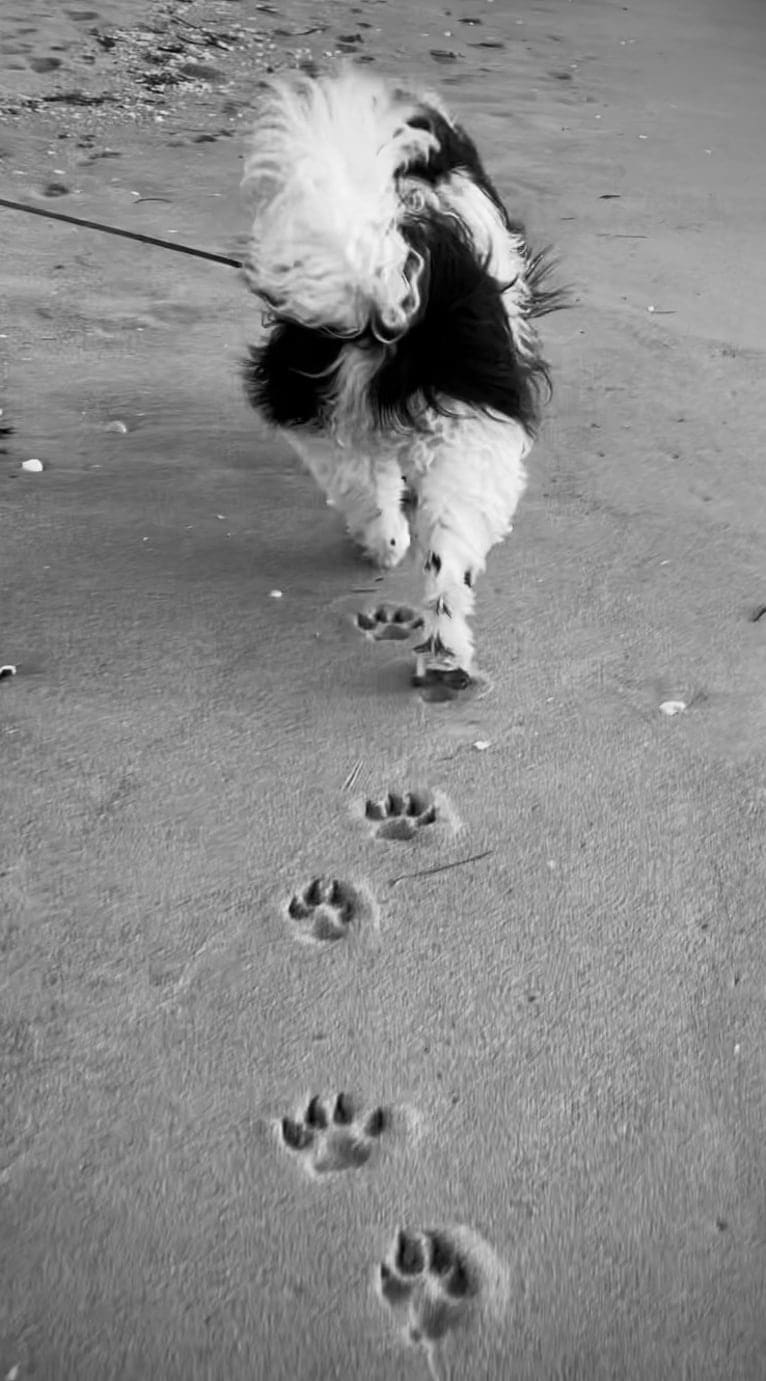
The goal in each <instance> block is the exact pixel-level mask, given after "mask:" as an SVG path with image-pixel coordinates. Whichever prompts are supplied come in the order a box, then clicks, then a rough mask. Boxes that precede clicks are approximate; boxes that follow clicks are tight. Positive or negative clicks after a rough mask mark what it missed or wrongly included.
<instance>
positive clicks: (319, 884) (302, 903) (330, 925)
mask: <svg viewBox="0 0 766 1381" xmlns="http://www.w3.org/2000/svg"><path fill="white" fill-rule="evenodd" d="M372 914H373V910H372V906H371V903H370V901H369V899H368V898H367V897H366V896H365V895H364V893H363V892H361V891H360V890H359V889H358V888H356V887H352V886H351V883H349V882H342V881H339V880H338V878H324V877H318V878H314V879H313V881H311V882H310V883H309V884H308V885H307V886H306V887H304V888H303V889H302V890H301V891H300V892H296V893H295V894H294V895H293V896H292V897H291V898H290V901H289V902H288V905H287V916H288V919H289V921H290V923H291V925H292V928H293V932H294V934H295V937H296V939H298V940H302V941H304V943H308V944H333V943H334V942H335V941H336V940H344V939H345V938H346V937H347V936H348V935H349V934H350V932H351V931H352V930H353V929H354V928H356V927H358V926H359V925H360V924H362V923H364V922H366V921H369V920H370V919H371V918H372Z"/></svg>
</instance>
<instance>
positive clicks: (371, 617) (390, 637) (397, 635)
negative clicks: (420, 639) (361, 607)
mask: <svg viewBox="0 0 766 1381" xmlns="http://www.w3.org/2000/svg"><path fill="white" fill-rule="evenodd" d="M356 626H357V628H358V629H359V631H360V632H361V633H364V634H366V636H367V637H368V638H372V640H373V642H376V643H383V642H405V641H406V639H407V638H409V637H411V635H412V634H413V633H414V632H415V631H416V629H419V628H422V627H423V620H422V618H421V617H420V615H419V614H417V613H416V612H415V610H414V609H410V607H409V605H406V604H405V605H401V606H400V607H398V608H392V607H391V606H390V605H388V604H379V605H378V607H377V609H374V610H373V611H372V613H364V612H363V613H360V614H357V616H356Z"/></svg>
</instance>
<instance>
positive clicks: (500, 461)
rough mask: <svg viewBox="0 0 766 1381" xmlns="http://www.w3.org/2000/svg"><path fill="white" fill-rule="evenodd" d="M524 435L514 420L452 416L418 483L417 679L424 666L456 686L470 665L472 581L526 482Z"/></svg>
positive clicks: (425, 671) (502, 533)
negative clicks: (420, 636)
mask: <svg viewBox="0 0 766 1381" xmlns="http://www.w3.org/2000/svg"><path fill="white" fill-rule="evenodd" d="M529 448H530V441H529V438H528V436H527V435H526V433H525V432H524V431H523V429H522V428H521V427H520V426H518V425H517V424H516V423H514V422H501V421H499V420H495V419H492V418H480V417H473V418H469V419H462V420H460V421H456V423H455V426H454V428H451V429H449V430H448V431H447V433H446V434H445V436H443V437H442V438H441V439H440V441H439V444H438V449H437V450H436V453H435V455H434V458H433V460H432V461H431V463H430V465H429V466H428V468H427V469H426V471H425V473H423V474H422V477H421V478H420V481H419V484H418V502H417V519H416V531H417V538H418V545H419V547H420V549H421V552H422V553H423V557H424V569H425V592H424V608H423V616H424V625H425V639H424V641H423V642H422V643H421V644H420V646H418V647H417V648H416V649H415V651H416V655H417V665H416V681H422V680H423V679H424V678H425V677H426V676H427V675H428V674H429V673H430V674H431V675H432V676H434V675H435V676H438V677H440V678H445V679H448V680H450V681H452V682H453V684H455V685H457V686H458V687H459V686H461V685H465V684H467V682H468V680H469V679H470V673H471V670H472V667H473V660H474V647H473V634H472V632H471V628H470V624H469V619H470V617H471V614H472V613H473V608H474V601H475V594H474V589H475V585H476V581H477V579H478V577H479V575H480V574H481V573H482V571H483V570H484V569H485V566H486V558H487V554H488V552H489V551H490V549H491V548H492V547H493V546H494V545H495V544H496V543H497V542H499V541H501V539H502V538H503V537H505V535H506V534H507V533H508V532H509V531H510V529H511V519H512V517H513V515H514V513H515V511H516V507H517V504H518V502H519V499H520V498H521V496H522V494H523V492H524V488H525V485H526V473H525V470H524V466H523V463H522V462H523V459H524V456H525V455H526V453H527V451H528V450H529Z"/></svg>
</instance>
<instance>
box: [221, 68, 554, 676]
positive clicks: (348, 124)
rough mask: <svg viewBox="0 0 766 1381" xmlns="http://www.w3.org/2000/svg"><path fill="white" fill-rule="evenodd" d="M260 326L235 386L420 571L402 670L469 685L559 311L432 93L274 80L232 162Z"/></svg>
mask: <svg viewBox="0 0 766 1381" xmlns="http://www.w3.org/2000/svg"><path fill="white" fill-rule="evenodd" d="M242 185H243V189H244V191H245V194H246V196H247V198H248V199H249V201H250V202H251V205H252V209H253V214H254V220H253V226H252V234H251V239H250V244H249V249H248V256H247V261H246V265H245V275H246V278H247V282H248V284H249V286H250V288H251V289H252V291H253V292H254V293H255V294H256V295H257V296H258V297H259V298H260V299H261V301H262V302H263V303H264V304H265V307H266V318H265V321H266V324H267V326H268V335H267V338H266V340H265V343H264V344H262V345H260V346H258V347H257V348H252V349H251V351H250V358H249V360H248V362H247V364H246V367H245V380H246V387H247V392H248V396H249V398H250V401H251V402H252V404H253V406H254V407H255V408H256V409H257V410H258V411H259V412H260V414H261V415H262V416H263V417H264V418H265V419H266V420H267V421H268V422H270V423H272V424H273V425H275V426H276V427H278V428H280V429H283V430H284V435H285V437H286V439H287V440H288V441H289V442H290V443H291V445H292V446H293V448H294V449H295V450H296V451H297V453H298V455H299V456H300V457H301V458H302V460H303V461H304V462H305V464H306V465H307V466H308V468H309V470H310V471H311V473H312V474H313V475H314V477H315V479H316V480H317V482H318V483H319V485H320V486H321V488H322V489H323V490H324V492H325V494H326V496H327V498H328V501H329V502H330V504H331V505H332V506H333V507H336V508H338V509H339V510H340V511H341V513H342V514H343V516H344V518H345V519H346V522H347V525H348V529H349V532H350V533H351V535H352V537H353V538H354V539H355V540H357V541H358V542H359V543H360V544H361V546H362V547H363V549H364V551H365V552H366V554H367V555H368V556H369V557H370V558H371V559H372V560H373V561H374V562H376V563H377V564H378V565H380V566H384V567H387V566H394V565H396V563H397V562H398V561H400V560H401V559H402V557H403V556H404V554H405V552H406V551H407V548H408V547H409V545H410V527H409V523H408V521H407V518H406V516H405V511H404V498H405V495H406V494H407V495H409V496H410V497H414V516H413V527H414V535H415V537H416V540H417V543H418V546H419V547H420V550H421V552H422V555H423V559H424V564H425V592H424V601H423V616H424V622H425V641H424V642H423V644H422V646H420V647H418V648H417V649H416V651H417V667H416V679H422V678H423V677H425V676H426V675H429V678H430V677H433V676H436V677H437V678H446V679H447V680H448V681H449V682H451V683H452V684H454V685H458V686H460V685H465V684H466V683H467V681H468V680H469V677H470V672H471V668H472V664H473V638H472V634H471V630H470V627H469V622H468V620H469V616H470V614H471V612H472V609H473V603H474V587H475V585H476V580H477V578H478V576H479V574H480V573H481V572H482V571H483V570H484V568H485V564H486V557H487V553H488V552H489V550H490V548H491V547H492V546H494V545H495V543H496V542H499V541H500V540H501V539H502V538H503V537H504V536H505V535H506V533H507V532H509V531H510V528H511V519H512V517H513V514H514V512H515V510H516V506H517V504H518V502H519V500H520V498H521V495H522V493H523V491H524V488H525V485H526V473H525V469H524V461H525V458H526V456H527V453H528V452H529V450H530V448H531V445H532V441H533V438H534V434H535V428H536V424H537V422H538V420H539V411H540V403H541V400H542V397H543V396H544V395H545V393H546V390H547V389H548V387H549V378H548V371H547V367H546V364H545V361H544V360H543V359H542V357H541V355H540V352H539V346H538V342H537V338H536V334H535V330H534V322H535V318H536V317H539V316H541V315H543V314H544V313H546V312H549V311H551V310H553V309H554V308H555V307H558V306H559V305H561V294H559V293H558V292H556V291H555V290H550V289H549V288H547V287H546V276H547V273H548V264H547V262H546V260H545V258H544V256H543V255H536V256H533V255H532V254H531V253H530V250H529V248H528V246H527V243H526V240H525V236H524V231H523V227H522V226H521V225H519V224H517V223H516V222H514V221H512V220H511V219H510V218H509V216H508V213H507V211H506V209H505V207H504V206H503V203H502V201H501V200H500V197H499V196H498V193H497V191H496V190H495V188H494V187H493V185H492V183H491V181H490V179H489V178H488V176H487V174H486V172H485V171H484V168H483V166H482V164H481V161H480V159H479V156H478V153H477V151H476V148H475V146H474V144H473V143H472V141H471V140H470V139H469V137H468V136H467V134H466V133H465V132H464V131H463V130H462V129H461V128H460V126H459V125H457V124H455V122H454V121H453V120H452V119H451V117H450V116H449V115H448V113H447V112H446V110H444V108H443V107H442V106H441V104H440V103H439V101H438V100H437V99H435V98H434V97H432V96H427V97H423V98H418V97H414V96H410V95H407V94H406V93H404V92H402V91H400V90H397V89H396V88H395V87H393V86H390V85H388V84H387V83H385V82H383V81H382V80H378V79H375V78H370V77H369V76H367V75H366V74H361V73H359V72H357V71H355V70H353V69H351V70H346V71H343V72H341V73H340V74H339V75H333V76H323V77H319V78H316V79H314V78H310V77H306V76H304V75H303V74H294V75H291V76H289V77H287V78H279V79H274V80H273V81H272V82H270V83H269V84H268V88H267V93H266V96H265V99H264V103H263V108H262V111H261V113H260V117H259V119H258V122H257V125H256V129H255V132H254V134H253V136H252V142H251V144H250V148H249V153H248V156H247V158H246V162H245V174H244V179H243V184H242Z"/></svg>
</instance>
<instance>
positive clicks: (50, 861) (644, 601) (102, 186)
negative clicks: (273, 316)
mask: <svg viewBox="0 0 766 1381" xmlns="http://www.w3.org/2000/svg"><path fill="white" fill-rule="evenodd" d="M126 14H127V15H129V17H128V18H126ZM343 56H345V57H346V58H348V57H350V58H351V60H357V61H364V62H366V63H368V64H369V66H370V70H373V71H380V72H382V73H385V74H388V75H394V76H396V77H398V78H407V79H408V80H409V81H410V82H412V83H414V84H415V85H417V86H420V87H425V88H433V89H436V90H439V91H440V92H441V93H442V95H443V96H444V97H445V99H446V100H447V101H448V103H449V104H450V106H451V108H452V109H453V110H454V112H455V113H456V115H457V116H458V117H459V118H460V119H461V120H462V121H463V122H464V123H465V124H466V126H467V127H468V129H469V130H470V131H471V132H472V134H473V135H474V136H475V138H476V141H477V143H478V145H479V147H480V149H481V152H482V155H483V157H484V160H485V162H486V164H487V166H488V168H489V170H490V172H491V174H492V176H493V178H494V180H495V182H496V183H497V185H498V186H499V188H500V190H501V191H502V193H503V195H504V197H505V199H506V201H507V203H508V205H509V207H510V208H511V210H512V212H513V213H514V214H517V215H518V216H520V217H521V218H522V219H524V220H525V221H526V224H527V227H528V231H529V235H530V239H531V240H532V242H533V243H535V244H541V245H542V244H548V243H550V244H552V245H553V246H555V248H556V251H557V253H558V256H559V258H560V261H561V267H560V277H561V280H562V281H563V282H566V283H569V284H571V287H572V296H573V301H574V306H573V309H572V310H570V311H567V312H564V313H560V314H558V315H556V316H553V317H551V318H549V319H547V321H546V322H545V323H544V328H545V329H544V333H543V334H544V342H545V347H546V351H547V354H548V356H549V358H550V360H551V364H552V369H553V375H554V384H555V394H554V399H553V402H552V404H551V406H550V408H549V411H548V415H547V420H546V423H545V426H544V428H543V432H542V435H541V438H540V441H539V442H538V444H537V446H536V448H535V450H534V452H533V454H532V457H531V467H530V473H531V478H530V486H529V490H528V492H527V495H526V497H525V498H524V500H523V502H522V504H521V506H520V509H519V511H518V513H517V516H516V520H515V525H514V532H513V534H512V536H511V537H510V538H509V540H508V541H507V542H506V543H505V544H504V545H503V546H502V547H500V548H498V549H496V550H495V551H494V553H493V555H492V557H491V558H490V563H489V568H488V571H487V574H486V576H485V577H484V578H483V580H482V582H481V586H480V589H479V592H478V600H477V617H476V632H477V645H478V649H479V662H480V669H481V673H482V675H481V677H480V679H479V680H478V682H477V684H476V685H475V686H474V687H473V688H472V689H471V690H469V691H468V692H466V693H464V694H461V695H460V696H456V697H454V698H452V699H448V700H444V701H441V700H439V701H434V700H432V699H429V698H428V695H427V693H423V692H420V691H418V690H417V689H415V688H413V687H412V685H411V684H410V675H411V670H412V651H411V644H412V642H413V641H414V639H413V638H412V637H411V636H408V635H409V633H410V629H409V626H408V623H407V614H406V611H407V610H408V609H411V610H413V611H414V610H415V608H416V601H417V597H418V590H419V573H418V571H417V570H416V569H415V568H414V565H413V564H412V563H411V562H410V563H405V564H404V566H403V567H402V568H401V569H398V570H397V571H395V572H394V573H392V574H387V575H386V576H385V577H383V576H380V575H378V574H377V573H376V572H375V571H374V570H372V569H371V568H370V567H369V566H365V565H363V564H361V562H360V561H359V559H358V557H357V555H356V554H355V552H354V550H353V549H352V548H351V546H350V545H349V544H348V542H347V541H346V539H345V537H344V534H343V532H342V529H341V524H340V521H339V519H338V517H337V515H335V514H334V513H333V512H332V511H331V510H330V509H329V508H327V507H326V506H325V504H324V501H323V499H322V496H321V495H320V494H319V492H318V491H317V490H316V488H315V486H314V484H313V482H312V480H311V479H310V477H309V476H308V475H307V474H305V473H303V471H302V470H301V469H300V468H299V466H298V465H297V462H296V461H295V460H294V459H293V458H292V457H291V456H290V455H289V454H288V453H287V451H286V449H285V448H284V446H283V445H282V444H281V443H279V442H278V441H276V440H275V439H274V438H273V437H272V436H270V435H268V434H267V433H266V432H265V431H264V430H263V429H262V428H261V427H260V426H259V424H258V422H257V421H256V419H255V418H254V415H253V414H252V412H249V411H248V409H247V407H246V404H245V400H244V398H243V394H242V389H241V385H240V381H239V374H238V370H239V361H240V357H241V355H242V352H243V350H244V347H245V345H246V343H247V342H248V341H250V340H253V339H254V338H255V335H256V333H257V330H258V323H259V313H258V307H257V304H256V303H255V300H254V299H253V298H251V297H249V296H248V294H247V293H246V291H245V290H244V288H243V285H242V283H241V281H240V279H239V276H238V274H237V272H236V271H235V270H234V269H231V268H227V267H225V266H223V265H217V264H214V263H206V262H204V261H201V260H195V259H193V258H189V257H183V256H182V255H180V254H173V253H171V252H170V251H168V250H163V249H160V248H152V247H149V246H146V245H141V244H138V243H133V242H129V241H127V240H124V239H116V238H113V237H109V236H106V235H103V234H99V233H96V232H94V231H90V230H85V229H75V228H73V227H69V226H64V225H62V224H57V223H55V222H53V221H46V220H44V219H40V218H37V217H31V216H24V215H21V214H19V213H17V212H15V211H11V210H8V209H4V208H0V226H1V227H2V246H3V252H2V262H1V263H0V296H1V297H2V301H3V304H4V305H3V311H2V317H1V319H0V337H1V339H0V360H1V361H2V371H1V372H0V394H1V396H0V406H1V407H2V409H3V413H2V416H1V417H0V426H2V427H3V428H4V429H5V428H7V431H5V432H4V434H2V435H0V665H8V666H15V667H16V674H15V675H12V676H11V675H10V674H9V675H7V676H6V677H4V678H3V679H1V680H0V784H1V788H2V789H1V791H0V1381H27V1378H35V1381H111V1378H114V1381H149V1378H152V1381H194V1379H196V1378H200V1381H202V1379H203V1378H204V1379H207V1381H272V1378H273V1381H331V1378H338V1381H341V1379H342V1381H421V1378H422V1381H427V1379H428V1378H429V1377H434V1378H436V1381H763V1378H764V1376H766V1149H765V1148H766V1055H765V1053H764V1052H765V1050H766V1007H765V1006H764V993H765V992H766V948H765V946H764V920H766V900H765V899H766V540H765V534H766V472H765V470H764V460H763V446H764V432H765V430H766V401H765V399H766V391H765V388H764V353H765V352H766V254H764V226H765V225H766V179H764V176H763V148H764V127H765V121H766V97H764V87H763V72H764V64H765V62H766V11H765V10H764V8H763V6H762V5H761V4H759V3H757V0H731V3H729V4H728V5H722V4H718V3H716V2H715V0H674V3H672V4H671V3H668V0H640V2H639V0H632V3H630V4H622V3H615V2H614V0H547V3H531V2H530V3H526V2H522V0H519V3H518V4H516V3H511V2H510V0H494V3H493V2H492V0H453V3H452V4H451V5H448V6H446V7H445V6H443V5H440V4H437V3H434V2H433V0H425V3H421V4H418V5H409V4H408V3H407V0H359V3H358V4H355V5H354V4H346V3H340V0H316V3H309V0H294V2H292V3H287V0H272V3H271V4H257V3H255V0H208V3H204V2H203V0H187V2H186V3H181V0H177V3H173V4H170V3H163V4H156V3H151V0H146V3H139V0H136V3H133V4H131V5H125V4H118V3H116V0H94V3H93V6H92V8H91V7H89V6H88V5H87V4H86V3H74V0H73V3H72V4H71V6H67V7H64V6H60V5H54V4H52V3H42V0H28V3H27V4H26V5H24V4H23V3H22V0H16V3H15V4H14V3H12V0H7V3H5V4H4V5H3V6H2V12H1V13H0V93H1V94H0V187H1V188H2V191H1V192H0V195H2V196H3V197H5V198H10V199H17V200H22V201H26V202H28V203H30V204H32V205H34V206H37V207H49V208H50V209H51V210H55V211H63V212H67V213H69V214H72V215H76V216H80V217H85V218H89V219H93V220H99V221H106V222H109V223H110V224H113V225H118V226H121V227H124V228H127V229H131V230H136V231H140V232H143V233H149V234H152V235H157V236H160V237H163V238H166V239H171V240H178V242H179V243H183V244H188V245H192V246H197V247H200V248H204V249H207V250H211V251H213V252H217V253H220V254H222V255H228V256H233V257H236V256H237V255H238V254H239V253H240V252H241V250H242V247H243V244H244V241H245V237H246V235H247V228H248V227H247V220H246V217H245V213H244V210H243V208H242V206H241V204H240V201H239V193H238V183H239V178H240V167H241V158H242V152H243V147H244V138H245V135H246V132H247V129H248V126H249V124H250V123H251V122H252V119H253V112H254V110H255V108H256V105H257V100H258V83H259V81H260V80H261V78H262V77H263V75H264V72H265V71H266V70H267V69H269V68H278V67H280V66H283V65H288V66H291V65H295V64H296V63H305V62H308V61H314V62H316V63H318V64H319V65H320V66H324V65H326V64H331V63H333V62H335V61H337V60H339V59H340V58H341V57H343ZM11 428H12V430H11ZM31 458H36V459H40V460H41V462H42V465H43V470H42V472H39V473H33V472H29V471H28V470H24V469H23V468H22V467H23V463H24V462H25V461H27V460H29V459H31ZM381 609H382V610H383V611H384V612H383V614H382V615H380V616H379V617H376V611H377V610H381ZM397 610H399V611H401V610H403V611H405V612H404V613H402V614H400V623H399V624H398V625H396V629H397V633H398V632H401V633H402V634H403V635H404V636H401V637H399V636H397V637H393V636H392V635H391V624H390V622H386V619H387V618H388V619H390V618H391V617H392V616H393V615H394V614H395V613H396V611H397ZM673 702H675V709H676V711H677V712H675V713H669V712H668V710H669V709H671V708H673ZM408 797H409V801H408V800H407V798H408ZM408 809H409V814H408V813H407V812H408Z"/></svg>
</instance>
